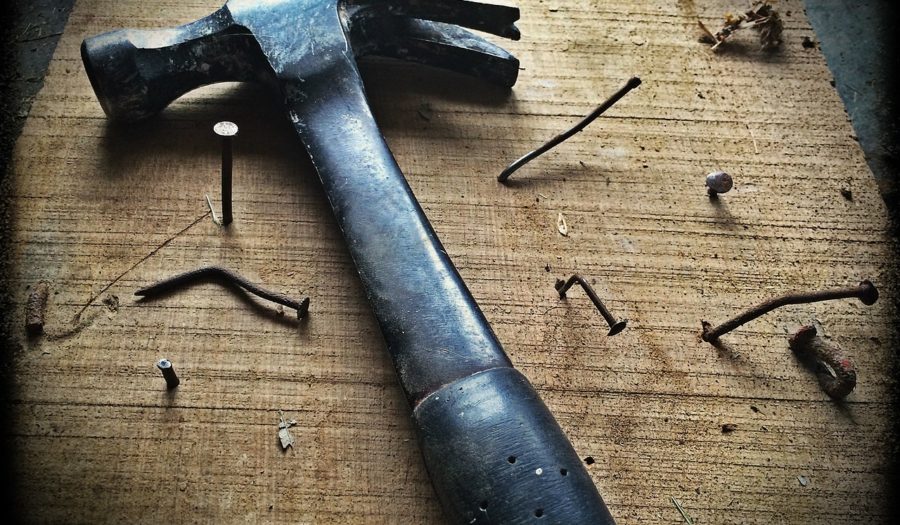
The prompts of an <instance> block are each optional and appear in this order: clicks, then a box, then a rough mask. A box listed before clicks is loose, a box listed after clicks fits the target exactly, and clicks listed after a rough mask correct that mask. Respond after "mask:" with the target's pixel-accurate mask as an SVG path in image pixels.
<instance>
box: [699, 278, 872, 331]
mask: <svg viewBox="0 0 900 525" xmlns="http://www.w3.org/2000/svg"><path fill="white" fill-rule="evenodd" d="M853 297H855V298H857V299H859V300H860V301H862V303H863V304H864V305H867V306H870V305H873V304H875V301H877V300H878V289H877V288H875V285H874V284H872V282H871V281H869V280H868V279H866V280H865V281H863V282H861V283H859V286H854V287H852V288H838V289H834V290H823V291H820V292H806V293H802V292H801V293H790V294H787V295H782V296H781V297H776V298H774V299H769V300H768V301H765V302H763V303H761V304H759V305H757V306H754V307H753V308H751V309H749V310H747V311H746V312H743V313H742V314H740V315H738V316H736V317H734V318H732V319H729V320H728V321H725V322H724V323H722V324H720V325H719V326H716V327H715V328H712V325H711V324H710V323H709V322H707V321H703V322H702V324H703V335H702V338H703V340H704V341H707V342H712V341H715V340H717V339H718V338H719V337H721V336H722V335H724V334H727V333H728V332H730V331H732V330H734V329H735V328H737V327H739V326H741V325H743V324H745V323H748V322H750V321H752V320H754V319H756V318H757V317H760V316H762V315H765V314H767V313H769V312H771V311H772V310H774V309H776V308H780V307H782V306H786V305H789V304H806V303H817V302H820V301H831V300H834V299H848V298H853Z"/></svg>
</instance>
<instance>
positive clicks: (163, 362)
mask: <svg viewBox="0 0 900 525" xmlns="http://www.w3.org/2000/svg"><path fill="white" fill-rule="evenodd" d="M156 368H159V370H160V372H162V375H163V377H164V378H165V380H166V388H168V389H169V390H172V389H173V388H175V387H176V386H178V385H179V383H181V380H180V379H178V376H177V375H175V367H174V366H172V362H171V361H169V360H168V359H165V358H163V359H160V360H159V361H157V363H156Z"/></svg>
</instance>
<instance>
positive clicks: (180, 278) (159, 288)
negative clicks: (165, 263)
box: [134, 266, 309, 319]
mask: <svg viewBox="0 0 900 525" xmlns="http://www.w3.org/2000/svg"><path fill="white" fill-rule="evenodd" d="M211 278H213V279H220V280H223V281H225V282H229V283H232V284H235V285H237V286H240V287H241V288H243V289H244V290H247V291H248V292H250V293H252V294H253V295H256V296H258V297H262V298H263V299H267V300H269V301H272V302H273V303H278V304H280V305H283V306H287V307H289V308H293V309H295V310H297V318H298V319H302V318H303V317H304V316H306V313H307V312H308V311H309V297H305V298H304V299H302V300H300V301H297V300H295V299H292V298H290V297H288V296H286V295H284V294H281V293H278V292H273V291H271V290H266V289H265V288H262V287H260V286H257V285H255V284H253V283H251V282H250V281H248V280H247V279H246V278H244V277H243V276H242V275H239V274H237V273H235V272H234V271H232V270H229V269H228V268H223V267H221V266H203V267H200V268H197V269H194V270H190V271H188V272H184V273H180V274H178V275H175V276H172V277H169V278H168V279H163V280H162V281H159V282H157V283H154V284H152V285H150V286H147V287H145V288H141V289H140V290H138V291H136V292H134V294H135V295H138V296H141V297H153V296H157V295H162V294H164V293H167V292H170V291H173V290H177V289H179V288H181V287H183V286H186V285H188V284H191V283H194V282H197V281H200V280H203V279H211Z"/></svg>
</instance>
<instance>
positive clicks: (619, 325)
mask: <svg viewBox="0 0 900 525" xmlns="http://www.w3.org/2000/svg"><path fill="white" fill-rule="evenodd" d="M575 283H578V284H580V285H581V287H582V288H584V292H585V293H586V294H587V296H588V297H589V298H590V299H591V302H592V303H594V306H596V307H597V310H599V311H600V315H602V316H603V319H605V320H606V324H608V325H609V333H608V334H606V335H607V336H613V335H616V334H618V333H619V332H621V331H622V330H624V329H625V326H626V325H627V324H628V320H627V319H622V320H621V321H617V320H616V318H615V317H613V316H612V314H611V313H609V310H607V309H606V306H604V305H603V302H602V301H601V300H600V297H598V296H597V292H595V291H594V289H593V288H592V287H591V285H590V284H588V282H587V281H586V280H585V279H584V277H582V276H580V275H578V274H577V273H576V274H573V275H572V277H569V280H568V281H563V280H562V279H557V280H556V291H557V292H559V298H560V299H563V298H565V297H566V290H568V289H569V288H570V287H571V286H572V285H573V284H575Z"/></svg>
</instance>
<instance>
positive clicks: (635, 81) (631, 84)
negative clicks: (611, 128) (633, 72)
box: [497, 77, 641, 183]
mask: <svg viewBox="0 0 900 525" xmlns="http://www.w3.org/2000/svg"><path fill="white" fill-rule="evenodd" d="M640 85H641V79H639V78H638V77H632V78H631V79H629V80H628V82H627V83H626V84H625V85H624V86H622V88H621V89H619V90H618V91H616V92H615V93H613V96H611V97H609V98H608V99H607V100H606V101H605V102H604V103H602V104H600V105H599V106H597V108H596V109H594V111H592V112H591V113H590V114H589V115H588V116H586V117H584V118H583V119H582V120H581V122H579V123H578V124H575V125H574V126H573V127H572V128H571V129H569V130H567V131H564V132H562V133H560V134H559V135H557V136H555V137H553V138H552V139H550V140H549V141H547V142H546V143H545V144H544V145H543V146H541V147H539V148H538V149H536V150H534V151H532V152H530V153H527V154H526V155H524V156H523V157H521V158H520V159H518V160H516V161H515V162H513V163H512V164H510V165H509V166H507V167H506V169H505V170H503V172H502V173H501V174H500V176H498V177H497V180H498V181H500V182H504V183H505V182H506V179H508V178H509V176H510V175H512V174H513V172H515V171H516V170H517V169H519V168H521V167H522V166H524V165H525V164H528V163H529V162H531V161H532V160H534V159H536V158H537V157H540V156H541V155H543V154H544V153H546V152H548V151H550V150H551V149H553V148H554V147H556V146H557V145H559V144H560V143H561V142H563V141H565V140H566V139H568V138H569V137H571V136H572V135H574V134H576V133H578V132H579V131H581V130H583V129H584V128H586V127H587V125H588V124H590V123H591V122H593V121H594V120H596V119H597V117H599V116H600V115H602V114H603V113H604V112H605V111H606V110H607V109H609V108H611V107H612V106H613V105H614V104H615V103H616V102H618V101H619V100H620V99H621V98H622V97H624V96H625V95H627V94H628V92H629V91H631V90H632V89H634V88H636V87H638V86H640Z"/></svg>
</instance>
